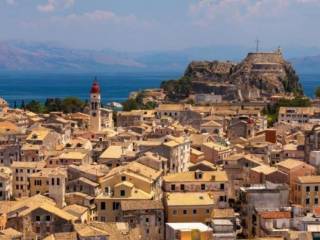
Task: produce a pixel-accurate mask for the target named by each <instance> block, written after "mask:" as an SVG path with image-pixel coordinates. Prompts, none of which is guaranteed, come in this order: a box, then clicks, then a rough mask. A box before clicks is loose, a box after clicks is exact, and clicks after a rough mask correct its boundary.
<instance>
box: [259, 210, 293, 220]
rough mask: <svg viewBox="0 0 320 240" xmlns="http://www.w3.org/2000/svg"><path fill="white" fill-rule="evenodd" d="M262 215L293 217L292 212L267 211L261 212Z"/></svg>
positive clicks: (268, 217)
mask: <svg viewBox="0 0 320 240" xmlns="http://www.w3.org/2000/svg"><path fill="white" fill-rule="evenodd" d="M260 216H261V217H262V218H264V219H281V218H291V212H283V211H282V212H280V211H266V212H261V213H260Z"/></svg>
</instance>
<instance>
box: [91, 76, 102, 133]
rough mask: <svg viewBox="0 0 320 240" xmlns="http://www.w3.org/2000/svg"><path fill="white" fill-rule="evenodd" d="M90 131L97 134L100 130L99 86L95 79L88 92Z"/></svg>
mask: <svg viewBox="0 0 320 240" xmlns="http://www.w3.org/2000/svg"><path fill="white" fill-rule="evenodd" d="M89 126H90V130H91V131H93V132H99V131H100V130H101V96H100V86H99V83H98V81H97V80H96V79H95V80H94V82H93V84H92V86H91V91H90V125H89Z"/></svg>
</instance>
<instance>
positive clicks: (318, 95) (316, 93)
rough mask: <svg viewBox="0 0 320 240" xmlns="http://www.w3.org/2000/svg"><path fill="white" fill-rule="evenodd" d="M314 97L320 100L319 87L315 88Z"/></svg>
mask: <svg viewBox="0 0 320 240" xmlns="http://www.w3.org/2000/svg"><path fill="white" fill-rule="evenodd" d="M315 95H316V97H317V98H320V86H319V87H317V88H316V91H315Z"/></svg>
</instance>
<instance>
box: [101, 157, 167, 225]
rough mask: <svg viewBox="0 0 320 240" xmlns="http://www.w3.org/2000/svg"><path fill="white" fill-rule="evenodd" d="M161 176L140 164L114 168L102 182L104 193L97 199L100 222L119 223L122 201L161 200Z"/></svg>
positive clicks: (132, 163) (159, 173)
mask: <svg viewBox="0 0 320 240" xmlns="http://www.w3.org/2000/svg"><path fill="white" fill-rule="evenodd" d="M161 176H162V172H161V171H157V170H155V169H152V168H149V167H147V166H144V165H143V164H141V163H138V162H131V163H128V164H127V165H125V166H119V167H116V168H113V169H112V170H111V171H110V172H109V173H108V174H107V175H106V176H105V177H104V179H102V180H101V183H100V184H101V188H102V193H101V194H100V195H99V196H97V197H96V198H95V204H97V216H98V221H101V222H112V221H119V219H120V216H121V208H120V203H121V201H124V200H129V201H139V200H151V199H154V200H157V199H160V197H161V189H160V186H161Z"/></svg>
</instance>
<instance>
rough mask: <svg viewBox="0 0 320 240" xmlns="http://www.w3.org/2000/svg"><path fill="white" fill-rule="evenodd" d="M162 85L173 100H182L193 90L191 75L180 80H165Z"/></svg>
mask: <svg viewBox="0 0 320 240" xmlns="http://www.w3.org/2000/svg"><path fill="white" fill-rule="evenodd" d="M160 87H161V88H162V89H163V90H164V91H165V92H166V94H167V96H168V98H169V99H171V100H180V99H184V98H186V97H188V96H189V94H190V93H191V90H192V81H191V78H190V77H185V76H184V77H182V78H180V79H178V80H168V81H163V82H162V83H161V85H160Z"/></svg>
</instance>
